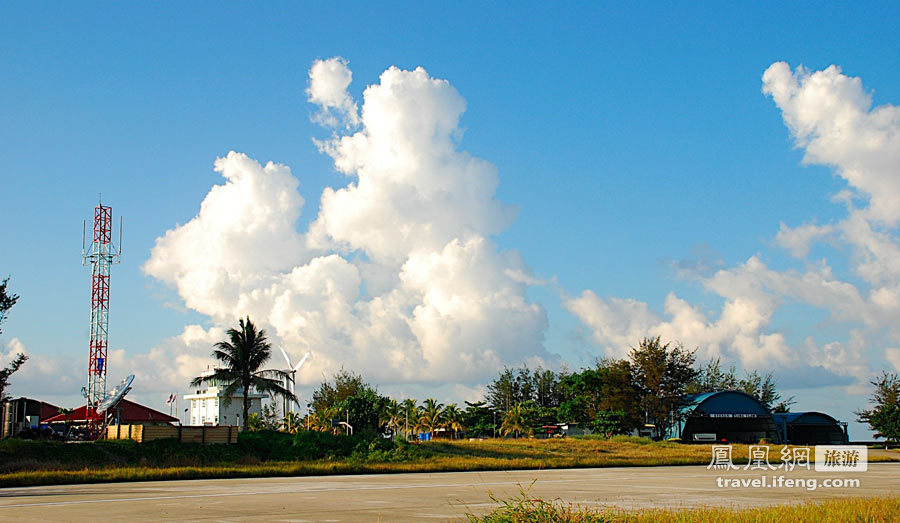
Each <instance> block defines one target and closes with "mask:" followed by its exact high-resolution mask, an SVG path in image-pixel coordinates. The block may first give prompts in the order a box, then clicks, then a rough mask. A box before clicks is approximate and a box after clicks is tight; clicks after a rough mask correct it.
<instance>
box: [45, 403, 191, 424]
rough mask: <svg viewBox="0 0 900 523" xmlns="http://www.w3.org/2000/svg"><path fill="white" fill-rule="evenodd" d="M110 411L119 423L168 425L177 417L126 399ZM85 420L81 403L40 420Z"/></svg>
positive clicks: (85, 412)
mask: <svg viewBox="0 0 900 523" xmlns="http://www.w3.org/2000/svg"><path fill="white" fill-rule="evenodd" d="M110 412H111V413H113V414H118V416H119V424H120V425H168V424H170V423H178V418H175V417H173V416H169V415H168V414H165V413H163V412H160V411H158V410H154V409H151V408H150V407H145V406H143V405H139V404H137V403H135V402H133V401H128V400H126V399H123V400H122V401H120V402H119V403H118V404H117V405H116V406H115V408H113V409H111V410H110ZM87 421H88V420H87V405H82V406H81V407H78V408H77V409H75V410H73V411H72V412H71V413H69V414H57V415H56V416H53V417H50V418H47V419H45V420H41V423H63V422H67V423H76V424H77V423H85V422H87Z"/></svg>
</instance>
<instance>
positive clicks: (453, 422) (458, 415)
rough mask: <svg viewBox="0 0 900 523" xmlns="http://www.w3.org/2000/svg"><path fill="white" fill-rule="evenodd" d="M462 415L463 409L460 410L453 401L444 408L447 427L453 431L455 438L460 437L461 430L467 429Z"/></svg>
mask: <svg viewBox="0 0 900 523" xmlns="http://www.w3.org/2000/svg"><path fill="white" fill-rule="evenodd" d="M462 417H463V411H461V410H459V407H457V406H456V403H451V404H450V405H447V408H445V409H444V422H445V423H446V424H447V428H449V429H450V430H452V431H453V439H459V431H461V430H466V427H465V426H464V425H463V424H462Z"/></svg>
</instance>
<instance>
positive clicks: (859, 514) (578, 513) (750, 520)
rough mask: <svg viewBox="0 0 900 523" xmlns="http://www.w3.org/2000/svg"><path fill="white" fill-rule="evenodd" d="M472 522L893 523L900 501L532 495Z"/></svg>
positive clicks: (897, 517) (899, 517) (472, 518)
mask: <svg viewBox="0 0 900 523" xmlns="http://www.w3.org/2000/svg"><path fill="white" fill-rule="evenodd" d="M468 518H469V521H470V523H519V522H522V523H524V522H529V523H655V522H660V521H673V522H679V523H777V522H780V521H806V522H817V523H818V522H834V523H838V522H848V521H849V522H854V521H858V522H866V523H878V522H892V521H900V497H871V498H845V499H831V500H827V501H822V502H807V503H803V504H800V505H776V506H771V507H758V508H751V509H733V508H699V509H644V510H634V511H627V510H622V509H616V508H610V509H600V510H592V509H584V508H581V507H579V506H577V505H571V504H562V503H553V502H548V501H544V500H541V499H531V498H530V497H529V496H528V492H527V491H526V490H523V491H522V493H521V494H520V495H519V496H518V497H516V498H513V499H511V500H506V501H500V506H499V507H498V508H497V509H495V510H493V511H492V512H490V513H488V514H486V515H484V516H476V515H472V514H469V515H468Z"/></svg>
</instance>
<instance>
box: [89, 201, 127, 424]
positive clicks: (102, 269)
mask: <svg viewBox="0 0 900 523" xmlns="http://www.w3.org/2000/svg"><path fill="white" fill-rule="evenodd" d="M84 240H85V238H84V234H83V233H82V240H81V244H82V246H81V257H82V263H83V264H84V265H87V264H88V263H90V264H91V343H90V353H89V354H90V358H89V359H88V379H87V387H85V389H84V391H83V393H84V395H85V397H86V398H87V413H86V414H87V418H88V419H89V420H93V422H94V423H93V424H97V423H99V422H100V420H99V418H98V416H97V415H96V414H95V409H96V408H97V404H98V403H100V402H101V401H102V400H103V398H105V397H106V367H107V359H106V354H107V350H108V348H109V269H110V266H112V265H113V264H114V263H119V259H120V258H121V257H122V225H121V221H120V223H119V246H118V247H116V246H115V245H114V244H113V242H112V207H107V206H105V205H103V203H102V202H101V203H99V204H98V205H97V206H96V207H94V234H93V240H92V241H91V245H90V247H89V248H88V249H87V250H85V245H84Z"/></svg>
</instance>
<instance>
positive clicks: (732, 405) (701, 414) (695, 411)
mask: <svg viewBox="0 0 900 523" xmlns="http://www.w3.org/2000/svg"><path fill="white" fill-rule="evenodd" d="M684 402H685V404H684V406H683V407H681V411H680V416H679V417H680V418H681V419H680V420H679V421H678V422H676V423H675V425H674V426H673V427H672V428H671V429H669V433H668V434H667V435H666V437H668V438H679V439H681V441H683V442H685V443H713V442H728V443H758V442H759V440H761V439H765V440H766V441H770V442H772V443H781V442H782V438H781V433H780V432H779V430H778V427H777V425H776V424H775V418H774V417H773V416H772V413H771V412H769V409H767V408H766V406H765V405H764V404H763V403H762V402H761V401H759V400H758V399H756V398H754V397H753V396H751V395H749V394H746V393H743V392H740V391H736V390H726V391H720V392H705V393H703V394H691V395H688V396H685V398H684Z"/></svg>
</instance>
